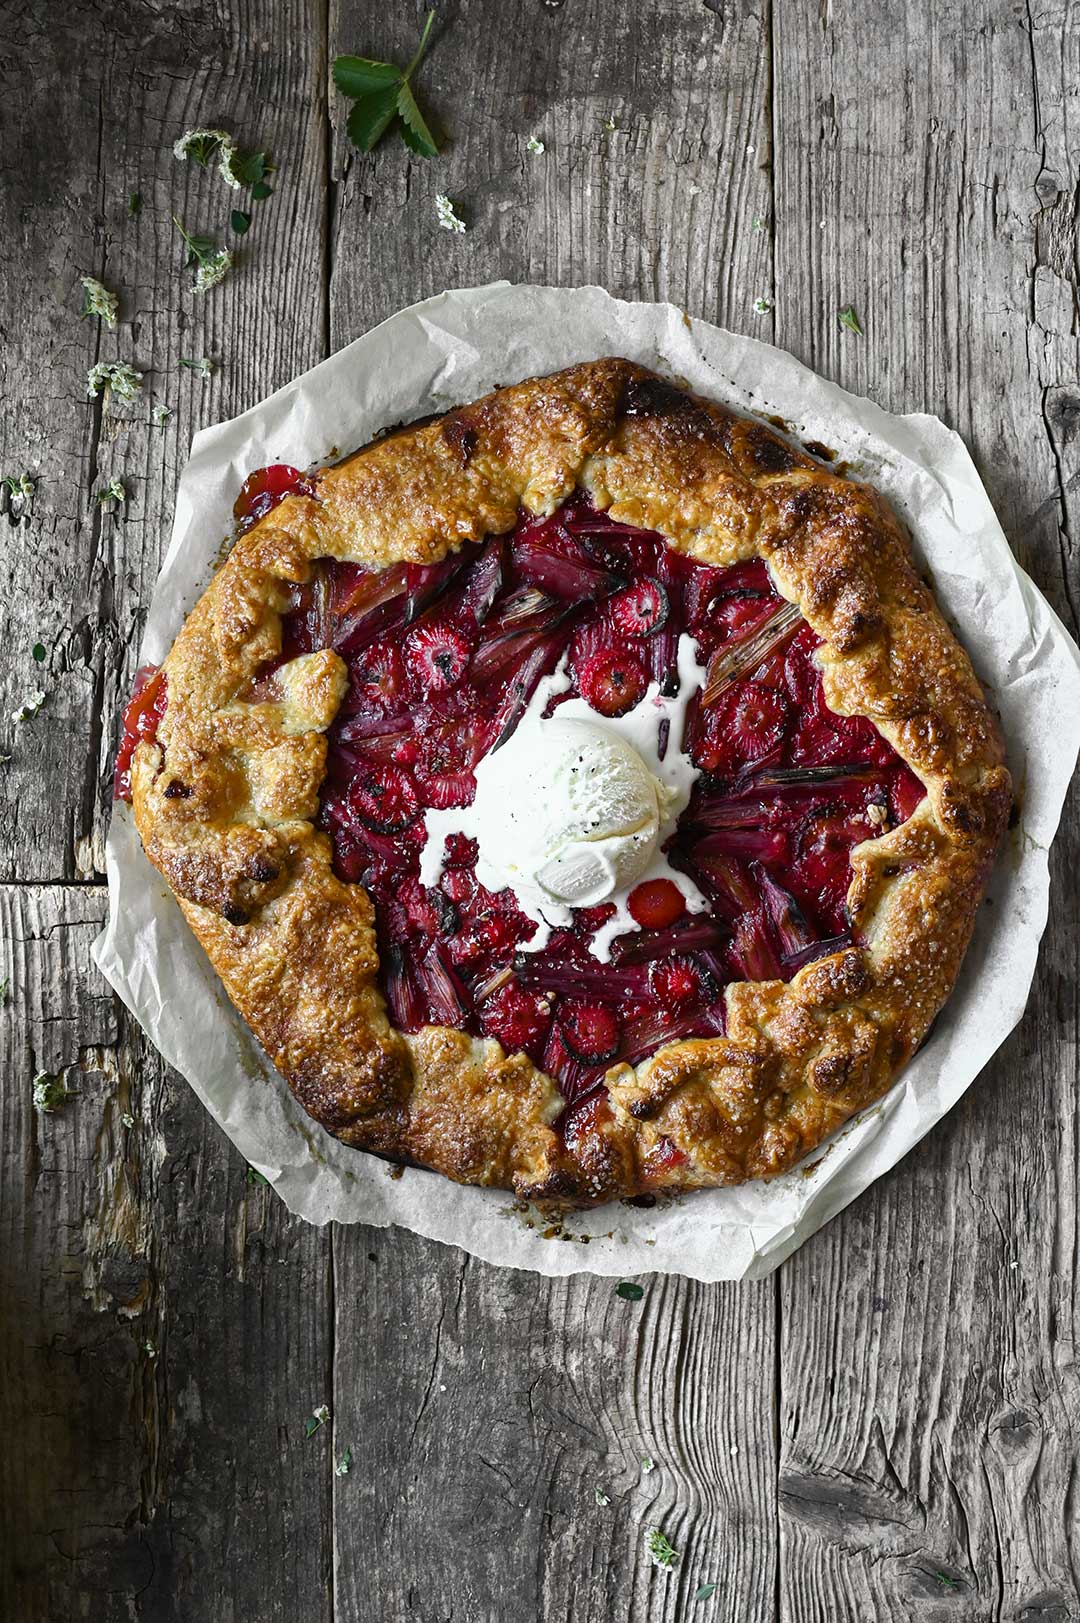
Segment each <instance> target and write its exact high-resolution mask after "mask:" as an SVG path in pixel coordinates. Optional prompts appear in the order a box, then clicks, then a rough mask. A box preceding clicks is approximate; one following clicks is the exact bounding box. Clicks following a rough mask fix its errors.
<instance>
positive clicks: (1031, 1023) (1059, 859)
mask: <svg viewBox="0 0 1080 1623" xmlns="http://www.w3.org/2000/svg"><path fill="white" fill-rule="evenodd" d="M774 15H775V32H776V41H775V49H776V61H777V63H778V64H780V63H783V64H786V65H787V66H786V67H785V70H784V71H783V72H782V73H779V72H778V74H777V76H776V99H775V129H776V188H777V235H776V263H777V285H776V336H777V340H778V341H779V342H780V343H782V344H784V345H786V346H787V347H790V348H792V349H794V350H795V351H796V353H799V354H802V355H803V356H804V357H805V358H806V359H807V360H808V361H809V362H810V363H811V364H812V365H814V366H816V367H818V368H819V369H820V370H822V371H823V372H825V373H827V374H830V375H833V376H835V377H837V378H838V379H839V381H841V382H843V383H845V384H846V385H847V386H848V387H851V388H854V389H856V390H857V391H859V392H865V393H868V394H870V395H872V396H873V397H875V398H876V399H878V400H880V401H881V402H882V403H883V404H884V405H886V406H888V407H891V408H892V409H899V410H920V409H926V410H930V411H936V412H938V413H939V414H940V415H941V416H943V417H944V418H945V420H946V421H947V422H950V423H951V424H952V425H953V426H955V427H956V428H958V429H959V430H960V432H961V433H962V434H963V435H964V436H965V438H966V439H967V442H968V444H969V446H970V447H971V448H972V450H973V453H974V455H975V457H976V459H977V461H978V462H979V464H980V467H981V470H982V472H983V474H984V477H985V478H986V482H987V484H988V487H989V489H990V492H991V495H992V496H993V498H994V500H995V503H996V505H997V508H998V511H999V513H1000V515H1001V517H1002V519H1003V522H1004V523H1005V526H1006V529H1007V531H1008V533H1009V535H1010V539H1011V540H1012V543H1013V545H1014V547H1015V550H1016V552H1017V555H1018V557H1019V558H1020V559H1021V561H1022V562H1023V563H1024V565H1025V567H1027V568H1028V569H1029V570H1031V572H1032V573H1033V574H1034V576H1035V578H1036V579H1037V580H1038V581H1039V583H1040V584H1041V585H1042V586H1043V587H1044V588H1045V589H1046V591H1047V592H1048V594H1049V595H1050V597H1051V599H1052V600H1053V601H1054V603H1055V605H1056V606H1057V607H1058V608H1059V610H1060V611H1061V612H1062V613H1063V614H1064V615H1065V616H1066V618H1067V619H1068V620H1071V623H1072V625H1073V628H1074V630H1075V627H1076V619H1075V612H1074V610H1075V605H1076V602H1077V588H1078V580H1077V565H1076V551H1075V528H1074V525H1075V519H1076V508H1075V502H1076V497H1075V490H1074V484H1075V475H1076V468H1075V457H1076V451H1075V444H1074V441H1075V434H1076V421H1077V410H1078V408H1077V404H1076V402H1077V384H1076V378H1077V369H1078V355H1077V346H1076V337H1075V321H1074V313H1073V312H1074V306H1075V291H1076V276H1075V265H1076V260H1075V255H1076V236H1075V220H1074V210H1073V198H1074V196H1075V188H1076V185H1077V173H1076V164H1077V145H1076V77H1075V64H1076V60H1077V45H1078V20H1080V19H1078V13H1077V10H1076V8H1075V7H1064V8H1060V7H1059V8H1056V9H1054V10H1052V11H1050V12H1047V13H1040V14H1039V15H1037V16H1036V15H1034V14H1033V13H1032V12H1031V10H1030V9H1029V10H1028V11H1027V12H1026V13H1025V12H1024V11H1023V10H1021V9H1015V8H1014V9H1012V10H1006V11H1005V12H1002V11H1001V10H1000V8H994V7H991V6H988V5H983V4H967V5H964V6H950V7H946V8H941V7H937V6H931V5H915V6H909V7H908V8H906V10H905V11H902V12H896V13H892V14H890V17H889V18H886V16H885V8H875V12H874V16H873V18H872V20H868V18H867V15H866V11H865V8H854V7H852V6H850V5H847V4H839V3H836V0H833V3H831V4H830V5H829V6H827V7H826V8H825V9H824V10H823V12H822V15H821V16H820V17H819V16H818V15H817V14H816V12H815V13H814V14H811V11H810V9H809V8H807V7H803V6H800V5H796V4H790V3H789V0H778V3H777V5H776V6H775V10H774ZM791 64H798V70H797V71H792V70H791ZM870 87H872V92H871V91H870ZM821 221H824V222H825V224H824V229H822V227H821V224H820V222H821ZM852 301H853V302H854V303H855V305H856V307H857V309H858V311H859V314H860V316H861V319H862V323H863V326H864V328H865V338H863V339H858V338H854V337H853V336H851V335H850V334H848V333H845V332H844V331H843V330H842V329H841V328H840V327H839V325H838V323H837V321H836V319H835V312H836V311H837V310H838V309H840V308H841V307H842V306H844V305H846V304H848V303H849V302H852ZM975 652H976V659H977V651H975ZM1077 824H1078V808H1077V806H1076V803H1075V796H1074V798H1073V804H1072V805H1071V807H1070V808H1069V809H1068V811H1067V815H1066V823H1065V828H1064V832H1063V834H1062V836H1061V839H1060V842H1059V844H1058V845H1057V846H1056V847H1055V853H1054V859H1053V886H1054V888H1053V892H1052V896H1053V902H1052V909H1051V923H1050V929H1049V932H1048V935H1047V938H1046V942H1045V944H1044V948H1043V955H1042V963H1041V968H1040V971H1039V974H1038V977H1037V981H1036V989H1035V992H1034V995H1033V998H1032V1003H1031V1006H1030V1008H1029V1011H1028V1014H1027V1017H1026V1018H1025V1020H1024V1022H1023V1025H1022V1027H1021V1028H1020V1031H1019V1032H1018V1033H1017V1034H1016V1035H1015V1036H1014V1038H1013V1039H1012V1040H1011V1041H1010V1042H1009V1043H1008V1044H1007V1045H1006V1047H1005V1048H1004V1049H1003V1051H1002V1052H1001V1054H999V1055H998V1056H997V1058H996V1059H995V1061H994V1062H993V1063H992V1064H991V1065H990V1066H989V1067H988V1068H987V1071H986V1073H985V1074H984V1075H983V1076H982V1078H980V1080H979V1082H978V1083H977V1084H976V1086H975V1087H974V1088H973V1090H972V1091H971V1093H970V1094H969V1095H968V1096H967V1098H966V1099H965V1101H964V1102H963V1104H962V1106H961V1107H960V1108H958V1110H957V1111H956V1112H954V1114H953V1116H952V1117H951V1118H950V1120H949V1121H947V1122H946V1123H944V1124H942V1126H941V1127H940V1128H939V1129H938V1130H937V1131H936V1132H935V1133H933V1134H932V1135H931V1136H930V1138H929V1139H928V1140H926V1141H925V1143H924V1144H923V1145H922V1146H920V1147H919V1148H918V1149H917V1150H916V1151H914V1152H913V1153H912V1154H911V1155H910V1156H909V1157H908V1158H907V1160H906V1161H905V1162H904V1163H903V1165H902V1166H900V1167H899V1168H898V1169H897V1170H896V1172H895V1173H894V1174H893V1175H892V1176H891V1177H889V1178H887V1179H885V1180H883V1182H882V1183H881V1184H879V1185H878V1186H876V1187H875V1189H874V1190H873V1191H871V1192H870V1193H868V1194H867V1195H866V1196H864V1197H863V1199H862V1200H860V1201H859V1202H857V1203H856V1205H855V1206H854V1207H853V1208H852V1209H850V1210H849V1211H848V1212H846V1213H844V1214H843V1215H842V1216H841V1217H840V1218H838V1219H837V1220H836V1221H835V1222H834V1223H833V1224H832V1225H831V1226H830V1227H829V1228H828V1229H826V1230H825V1231H824V1232H823V1233H822V1234H820V1235H818V1236H817V1237H816V1238H815V1240H813V1241H812V1242H811V1243H810V1244H809V1245H808V1246H806V1247H804V1249H803V1250H802V1251H800V1252H799V1253H798V1254H797V1256H796V1257H794V1258H793V1259H792V1260H791V1262H789V1263H788V1264H787V1265H786V1266H785V1268H784V1271H783V1280H782V1322H783V1331H782V1343H781V1370H780V1381H781V1450H782V1452H781V1462H780V1505H781V1516H782V1521H781V1528H782V1545H781V1548H782V1563H781V1571H782V1588H781V1614H780V1615H781V1617H782V1618H783V1619H785V1620H787V1619H791V1620H793V1623H794V1620H798V1623H809V1620H810V1619H821V1620H825V1619H828V1620H829V1623H840V1620H847V1619H859V1620H862V1619H864V1618H869V1617H873V1618H880V1619H886V1618H888V1619H894V1618H895V1619H898V1620H899V1619H909V1618H913V1617H918V1618H926V1619H933V1618H941V1619H944V1618H965V1619H979V1620H982V1619H991V1618H1002V1617H1008V1618H1031V1619H1034V1618H1036V1617H1039V1618H1055V1619H1057V1618H1060V1619H1064V1618H1066V1617H1073V1616H1075V1615H1077V1611H1078V1608H1080V1588H1078V1582H1077V1571H1078V1568H1077V1556H1078V1554H1080V1548H1078V1544H1077V1534H1076V1488H1075V1484H1076V1480H1077V1442H1078V1434H1080V1390H1078V1387H1077V1382H1076V1377H1075V1338H1076V1320H1075V1308H1074V1300H1075V1295H1076V1221H1077V1212H1076V1188H1075V1174H1076V1149H1077V1145H1076V1120H1075V1115H1076V1101H1075V1086H1076V1039H1077V1030H1076V1026H1077V1022H1076V985H1077V967H1078V966H1077V914H1076V901H1075V883H1074V879H1073V876H1074V875H1075V872H1076V864H1077V856H1078V852H1077V843H1078V840H1077V833H1078V829H1077Z"/></svg>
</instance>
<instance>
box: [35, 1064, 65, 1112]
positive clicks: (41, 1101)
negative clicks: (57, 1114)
mask: <svg viewBox="0 0 1080 1623" xmlns="http://www.w3.org/2000/svg"><path fill="white" fill-rule="evenodd" d="M32 1097H33V1101H34V1109H35V1110H40V1111H41V1112H42V1113H43V1114H45V1115H51V1114H52V1112H53V1111H54V1110H59V1109H60V1107H61V1105H65V1104H66V1103H67V1101H68V1100H69V1099H74V1097H75V1095H74V1094H73V1093H72V1091H71V1089H70V1088H65V1086H64V1084H63V1082H62V1081H61V1079H60V1077H58V1076H49V1075H48V1074H47V1073H45V1072H43V1073H42V1074H41V1075H40V1076H35V1078H34V1091H33V1095H32Z"/></svg>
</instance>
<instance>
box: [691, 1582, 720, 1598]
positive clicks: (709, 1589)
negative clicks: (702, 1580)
mask: <svg viewBox="0 0 1080 1623" xmlns="http://www.w3.org/2000/svg"><path fill="white" fill-rule="evenodd" d="M715 1592H716V1585H715V1584H699V1585H698V1589H697V1593H696V1594H695V1596H694V1599H695V1600H708V1598H709V1596H710V1595H712V1594H715Z"/></svg>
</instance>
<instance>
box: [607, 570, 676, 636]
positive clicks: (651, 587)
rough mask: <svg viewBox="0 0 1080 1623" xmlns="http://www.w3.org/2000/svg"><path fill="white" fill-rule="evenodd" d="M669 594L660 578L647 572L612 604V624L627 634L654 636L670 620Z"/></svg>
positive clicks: (611, 602) (616, 596)
mask: <svg viewBox="0 0 1080 1623" xmlns="http://www.w3.org/2000/svg"><path fill="white" fill-rule="evenodd" d="M668 611H669V603H668V595H667V592H666V591H665V590H664V588H663V587H662V586H661V584H660V582H659V581H658V580H651V579H649V577H648V576H643V577H642V578H641V579H640V580H636V581H634V582H633V584H632V585H630V586H627V587H626V588H625V589H624V590H623V591H621V592H616V593H615V596H614V597H613V598H612V599H611V601H610V603H609V604H608V612H609V613H610V615H611V619H612V624H613V625H614V627H615V629H616V631H620V632H621V633H622V634H623V636H624V637H651V636H653V634H654V633H655V632H657V631H659V630H660V629H661V627H662V626H664V625H665V624H666V623H667V617H668Z"/></svg>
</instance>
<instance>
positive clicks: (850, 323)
mask: <svg viewBox="0 0 1080 1623" xmlns="http://www.w3.org/2000/svg"><path fill="white" fill-rule="evenodd" d="M836 319H837V321H838V322H839V323H840V325H841V327H846V328H847V330H848V332H853V333H854V334H855V336H856V338H861V337H862V336H863V330H862V323H861V322H860V320H859V318H858V316H857V315H856V314H855V306H854V305H853V304H845V306H844V308H843V309H842V310H838V311H837V312H836Z"/></svg>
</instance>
